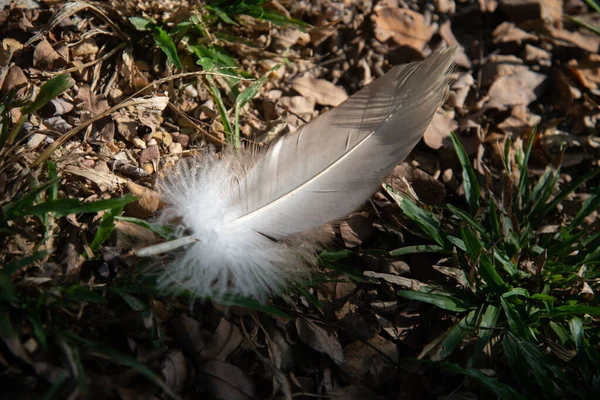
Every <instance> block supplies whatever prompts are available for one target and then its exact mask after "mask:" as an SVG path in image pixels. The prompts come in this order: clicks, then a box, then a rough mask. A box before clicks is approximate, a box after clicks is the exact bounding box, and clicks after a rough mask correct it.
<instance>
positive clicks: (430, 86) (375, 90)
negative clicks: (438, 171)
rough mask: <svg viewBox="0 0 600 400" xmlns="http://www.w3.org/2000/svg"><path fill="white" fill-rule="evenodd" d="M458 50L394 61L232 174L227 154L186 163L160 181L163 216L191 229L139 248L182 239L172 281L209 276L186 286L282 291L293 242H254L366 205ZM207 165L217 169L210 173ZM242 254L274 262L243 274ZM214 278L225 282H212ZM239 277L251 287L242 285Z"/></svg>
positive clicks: (421, 121) (427, 112)
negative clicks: (279, 269)
mask: <svg viewBox="0 0 600 400" xmlns="http://www.w3.org/2000/svg"><path fill="white" fill-rule="evenodd" d="M457 50H458V49H457V48H456V47H451V48H446V49H442V50H438V51H436V52H434V53H433V54H432V55H431V56H429V57H428V58H427V59H425V60H424V61H421V62H415V63H411V64H407V65H401V66H397V67H395V68H393V69H392V70H390V71H389V72H388V73H387V74H385V75H384V76H383V77H382V78H380V79H378V80H376V81H375V82H373V83H371V84H370V85H368V86H366V87H365V88H364V89H362V90H360V91H359V92H357V93H356V94H354V95H353V96H351V97H350V98H349V99H348V100H346V101H345V102H344V103H342V104H341V105H339V106H338V107H336V108H334V109H333V110H331V111H329V112H327V113H325V114H323V115H321V116H319V117H318V118H316V119H315V120H313V121H312V122H310V123H308V124H307V125H305V126H304V127H302V128H300V129H299V130H297V131H296V132H294V133H292V134H288V135H286V136H284V137H282V138H280V139H278V140H276V141H275V143H273V144H272V145H271V146H270V147H269V148H268V150H267V151H266V152H264V153H263V154H262V155H259V156H258V157H257V159H256V161H255V162H254V163H253V164H252V165H251V166H250V167H249V168H248V169H246V170H245V172H243V174H242V175H240V174H239V170H238V171H236V172H235V173H234V172H231V173H229V174H228V173H227V172H226V171H223V170H224V167H223V166H224V165H225V164H232V163H233V164H235V160H234V161H232V160H230V159H229V160H225V161H222V162H217V161H214V160H212V161H208V163H205V164H202V162H199V165H197V166H196V165H195V166H193V167H191V169H192V170H190V167H188V168H184V169H183V172H181V171H180V172H179V175H180V176H179V178H177V179H171V180H170V183H167V184H166V185H165V187H164V189H163V193H164V194H165V197H166V201H167V202H168V203H172V204H173V205H172V207H171V209H170V210H169V211H167V214H168V215H170V216H175V215H179V216H180V217H182V220H183V221H184V222H183V224H184V227H185V229H184V230H185V231H187V232H188V234H187V235H181V236H182V237H180V238H178V239H176V240H174V241H172V242H166V243H162V244H159V245H156V246H150V247H146V248H144V249H140V250H137V251H136V254H137V255H139V256H149V255H154V254H158V253H161V252H164V251H170V250H173V249H175V248H177V247H180V246H185V245H188V246H189V248H188V249H186V250H185V251H184V254H183V256H182V257H181V259H180V260H179V261H178V262H176V266H174V267H173V268H171V271H170V273H172V274H178V273H179V272H180V270H178V269H177V268H180V269H181V270H185V273H180V274H178V276H177V278H176V281H177V283H178V284H182V285H184V286H186V283H185V282H182V280H184V281H190V280H191V281H197V280H198V279H211V281H210V282H208V283H207V282H204V283H202V284H193V283H191V284H190V285H189V286H191V287H192V288H193V289H196V290H197V291H199V292H200V293H201V294H207V295H212V296H215V295H222V294H224V293H226V292H227V293H229V292H232V293H238V294H244V295H252V296H255V297H260V296H262V295H264V294H265V293H272V292H276V291H278V290H280V289H278V288H280V286H281V285H283V286H285V285H286V284H287V283H289V282H290V281H294V280H295V279H296V278H294V277H293V276H292V277H291V278H288V277H285V276H280V277H277V279H271V277H270V276H269V274H271V273H274V272H273V271H271V269H276V265H275V264H277V263H280V262H282V261H283V262H286V263H289V262H290V257H291V259H294V260H293V262H292V264H294V263H301V261H297V260H296V259H298V260H299V259H301V258H302V257H301V256H298V254H295V253H294V250H293V249H289V246H287V247H286V250H282V249H281V246H280V247H277V246H278V245H277V244H269V245H268V247H269V246H276V248H277V249H279V250H281V251H282V253H281V254H279V255H278V256H276V257H275V258H274V259H268V257H267V259H265V258H264V257H263V256H262V255H261V254H260V253H261V252H265V251H269V249H261V248H260V247H261V246H262V245H265V244H266V243H267V242H264V241H263V240H265V238H271V239H276V240H281V241H286V240H287V239H288V238H290V237H294V236H295V235H299V234H302V233H303V232H306V231H309V230H312V229H315V228H318V227H320V226H322V225H324V224H325V223H328V222H331V221H336V220H339V219H341V218H343V217H345V216H347V215H348V214H350V213H351V212H352V211H354V210H355V209H356V208H358V207H359V206H360V205H361V204H363V203H364V202H365V201H366V200H367V199H368V198H369V197H370V196H371V195H372V194H373V193H374V192H375V191H376V190H377V189H378V188H379V187H380V185H381V182H382V181H383V180H384V179H385V177H386V176H387V175H388V174H389V173H390V172H391V171H392V169H393V168H394V167H395V166H396V165H397V164H398V163H400V162H402V160H404V159H405V158H406V156H408V154H409V153H410V152H411V151H412V149H413V148H414V147H415V145H416V144H417V143H418V142H419V140H420V139H421V137H422V136H423V134H424V132H425V130H426V129H427V127H428V126H429V124H430V122H431V120H432V118H433V116H434V114H435V112H436V110H437V109H438V108H439V106H440V105H441V104H442V103H443V101H444V100H445V98H446V95H447V92H448V85H449V80H450V78H449V75H450V73H451V72H452V71H453V68H454V58H455V56H456V53H457ZM233 157H235V156H233ZM209 158H210V157H209ZM217 167H218V168H217ZM211 168H212V169H215V170H218V171H220V172H215V173H214V174H216V175H215V176H214V177H213V176H212V175H211V174H212V173H211V172H210V169H211ZM217 178H218V179H220V180H225V181H226V184H225V185H223V184H219V183H215V182H219V181H218V180H217ZM190 180H191V181H193V182H192V183H190ZM181 181H186V182H185V184H184V183H181ZM211 185H212V186H211ZM207 186H208V187H207ZM213 186H218V187H213ZM188 191H189V193H188ZM205 193H209V194H210V193H216V195H215V196H214V199H211V198H210V197H211V196H210V195H208V197H209V199H208V200H207V201H211V202H213V203H214V201H217V202H219V203H220V204H219V205H215V204H211V203H207V204H205V202H204V201H202V200H199V199H198V198H199V197H202V196H203V195H204V194H205ZM219 200H220V201H219ZM206 206H209V207H211V210H210V213H209V215H203V213H204V211H202V207H206ZM181 231H183V230H181ZM190 232H191V235H190V234H189V233H190ZM240 237H243V239H240ZM202 242H211V243H212V245H215V246H223V247H224V249H223V251H224V252H227V254H228V255H227V256H226V257H225V256H223V255H215V254H212V253H211V254H205V253H203V251H205V250H207V248H205V247H206V246H204V245H202V244H201V243H202ZM269 242H270V243H273V241H272V240H269ZM205 245H207V244H206V243H205ZM255 250H256V253H255V252H254V251H255ZM271 250H273V249H271ZM238 251H239V252H240V253H239V254H237V256H239V257H241V258H242V259H248V258H250V257H249V256H248V254H252V255H254V256H255V257H258V261H257V262H260V263H264V262H266V263H267V264H269V263H271V264H273V266H272V268H271V269H270V267H269V268H266V270H261V271H260V272H257V271H256V268H258V267H256V268H254V270H255V271H254V272H244V269H245V265H246V266H247V265H248V262H251V261H247V262H246V261H244V262H238V261H235V260H234V257H235V256H236V253H237V252H238ZM248 252H251V253H248ZM284 253H285V254H284ZM300 253H301V252H300ZM230 256H231V257H230ZM223 257H225V258H226V260H224V261H223V262H222V263H221V262H219V263H218V264H219V265H218V267H220V268H222V269H224V270H225V272H224V273H221V272H219V273H213V274H208V275H206V273H207V271H204V272H203V273H204V275H202V276H201V277H199V276H197V273H196V272H195V271H194V268H198V269H203V268H204V269H207V268H209V267H204V266H203V265H205V264H207V263H214V262H215V260H219V259H220V258H223ZM183 266H185V268H184V267H183ZM210 268H213V267H210ZM214 268H217V267H214ZM248 269H249V270H252V269H253V267H248ZM245 273H246V274H253V273H254V275H253V277H252V278H249V279H250V281H248V280H246V278H245V277H243V276H242V274H245ZM257 273H258V275H259V276H258V277H257V276H256V274H257ZM194 274H195V276H192V275H194ZM237 274H239V275H237ZM291 275H294V274H293V273H292V274H291ZM255 278H256V279H255ZM218 280H221V281H223V280H224V281H225V282H221V283H216V282H217V281H218ZM271 280H272V281H273V282H271ZM238 281H239V282H238ZM242 281H243V283H242ZM242 284H249V285H251V286H252V289H249V290H245V289H244V288H243V287H240V285H242Z"/></svg>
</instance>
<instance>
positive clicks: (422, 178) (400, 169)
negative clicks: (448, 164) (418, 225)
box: [386, 162, 446, 204]
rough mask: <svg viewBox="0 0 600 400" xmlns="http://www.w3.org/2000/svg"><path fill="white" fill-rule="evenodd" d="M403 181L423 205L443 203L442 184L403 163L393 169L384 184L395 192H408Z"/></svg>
mask: <svg viewBox="0 0 600 400" xmlns="http://www.w3.org/2000/svg"><path fill="white" fill-rule="evenodd" d="M405 179H406V181H407V182H408V183H409V184H410V185H411V187H412V190H414V192H415V193H416V194H417V196H418V197H419V199H420V200H421V201H422V202H424V203H425V204H441V203H442V202H443V201H444V198H445V197H446V189H445V188H444V184H443V183H442V182H440V181H438V180H437V179H435V178H434V177H433V176H431V175H429V174H428V173H426V172H423V171H421V170H420V169H419V168H414V167H412V166H411V165H409V164H407V163H405V162H404V163H402V164H400V165H398V166H396V168H394V170H393V171H392V173H391V175H390V176H389V178H388V179H387V180H386V183H388V184H389V185H390V186H391V187H392V188H393V189H394V190H396V191H399V192H405V191H407V190H408V187H407V185H406V183H405V182H404V180H405Z"/></svg>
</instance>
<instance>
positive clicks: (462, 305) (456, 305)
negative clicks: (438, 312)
mask: <svg viewBox="0 0 600 400" xmlns="http://www.w3.org/2000/svg"><path fill="white" fill-rule="evenodd" d="M396 293H397V294H398V295H399V296H402V297H404V298H406V299H409V300H416V301H421V302H423V303H428V304H432V305H434V306H436V307H439V308H441V309H443V310H448V311H456V312H462V311H467V310H468V309H469V308H471V306H470V305H469V304H467V303H466V302H465V301H463V300H461V299H458V298H456V297H454V296H447V295H443V294H437V293H425V292H415V291H412V290H398V291H397V292H396Z"/></svg>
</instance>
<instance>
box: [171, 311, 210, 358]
mask: <svg viewBox="0 0 600 400" xmlns="http://www.w3.org/2000/svg"><path fill="white" fill-rule="evenodd" d="M174 329H175V337H176V338H177V342H178V343H179V345H181V347H182V348H183V350H184V351H185V352H186V353H187V355H188V356H189V357H192V358H194V359H196V358H198V357H199V356H200V353H201V352H202V350H203V349H204V338H203V337H202V333H201V332H200V322H198V321H197V320H195V319H193V318H190V317H188V316H187V315H185V314H181V315H180V316H179V317H178V318H177V319H176V320H175V323H174Z"/></svg>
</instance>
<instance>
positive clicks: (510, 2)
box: [499, 0, 563, 23]
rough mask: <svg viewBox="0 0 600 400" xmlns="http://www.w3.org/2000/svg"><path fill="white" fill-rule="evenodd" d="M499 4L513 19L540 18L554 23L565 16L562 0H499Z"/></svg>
mask: <svg viewBox="0 0 600 400" xmlns="http://www.w3.org/2000/svg"><path fill="white" fill-rule="evenodd" d="M499 5H500V8H501V9H502V11H504V12H505V13H506V14H508V16H509V17H510V19H511V20H513V21H524V20H529V19H539V20H542V21H544V22H546V23H553V22H556V21H560V20H561V19H562V17H563V1H562V0H499Z"/></svg>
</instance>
